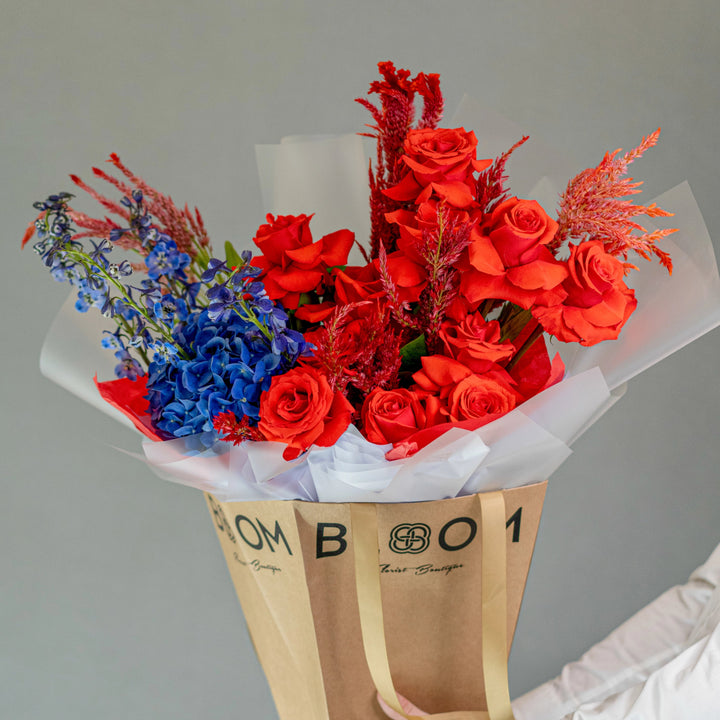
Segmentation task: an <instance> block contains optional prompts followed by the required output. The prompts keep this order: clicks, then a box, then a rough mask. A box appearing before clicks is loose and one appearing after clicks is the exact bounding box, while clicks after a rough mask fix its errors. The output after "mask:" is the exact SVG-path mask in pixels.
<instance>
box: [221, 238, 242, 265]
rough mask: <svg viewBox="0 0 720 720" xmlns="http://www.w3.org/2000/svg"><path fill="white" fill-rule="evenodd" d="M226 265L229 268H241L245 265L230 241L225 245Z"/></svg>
mask: <svg viewBox="0 0 720 720" xmlns="http://www.w3.org/2000/svg"><path fill="white" fill-rule="evenodd" d="M225 263H226V264H227V266H228V267H229V268H234V267H240V266H241V265H242V264H243V261H242V258H241V257H240V256H239V255H238V254H237V250H235V248H234V247H233V244H232V243H231V242H230V241H229V240H228V241H227V242H226V243H225Z"/></svg>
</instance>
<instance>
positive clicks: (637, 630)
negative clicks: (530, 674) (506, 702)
mask: <svg viewBox="0 0 720 720" xmlns="http://www.w3.org/2000/svg"><path fill="white" fill-rule="evenodd" d="M513 711H514V713H515V718H516V720H601V719H602V720H669V719H670V718H672V719H673V720H685V719H686V718H687V720H705V719H707V720H711V719H713V720H716V719H718V718H720V545H719V546H718V547H717V548H716V549H715V551H714V552H713V553H712V555H711V556H710V558H709V559H708V560H707V562H706V563H705V564H704V565H702V566H701V567H699V568H698V569H697V570H696V571H695V572H694V573H693V574H692V575H691V576H690V579H689V580H688V582H687V583H686V584H685V585H682V586H678V587H674V588H672V589H671V590H668V591H667V592H666V593H664V594H663V595H661V596H660V597H659V598H658V599H657V600H655V601H654V602H652V603H650V605H648V606H647V607H645V608H644V609H643V610H641V611H640V612H638V613H637V614H635V615H634V616H633V617H632V618H630V620H628V621H627V622H625V623H624V624H623V625H621V626H620V627H619V628H618V629H617V630H615V631H614V632H612V633H611V634H610V635H609V636H608V637H607V638H605V639H604V640H602V641H601V642H600V643H598V644H597V645H595V646H594V647H593V648H591V649H590V650H589V651H588V652H587V653H585V655H583V657H582V658H581V659H580V660H579V661H578V662H575V663H571V664H569V665H567V666H565V668H564V669H563V671H562V672H561V674H560V675H559V676H558V677H557V678H555V679H554V680H551V681H550V682H548V683H545V684H544V685H541V686H540V687H539V688H536V689H535V690H533V691H531V692H529V693H527V694H525V695H523V696H522V697H520V698H518V699H517V700H515V702H514V703H513Z"/></svg>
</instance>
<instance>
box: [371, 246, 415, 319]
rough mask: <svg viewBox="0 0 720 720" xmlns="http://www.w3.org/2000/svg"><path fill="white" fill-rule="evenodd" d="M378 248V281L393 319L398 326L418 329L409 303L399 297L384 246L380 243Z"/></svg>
mask: <svg viewBox="0 0 720 720" xmlns="http://www.w3.org/2000/svg"><path fill="white" fill-rule="evenodd" d="M379 250H380V254H379V257H378V265H379V273H380V282H381V284H382V288H383V291H384V292H385V295H386V296H387V304H388V307H389V308H390V312H391V313H392V315H393V319H394V320H395V322H396V323H397V324H398V325H400V327H403V328H405V329H407V330H419V329H420V324H419V322H418V318H417V317H415V316H414V315H413V314H412V313H411V312H410V305H409V304H408V303H406V302H404V301H402V300H401V299H400V296H399V293H398V289H397V286H396V285H395V281H394V280H393V279H392V276H391V275H390V269H389V268H388V262H387V253H386V252H385V247H384V246H383V245H381V246H380V248H379Z"/></svg>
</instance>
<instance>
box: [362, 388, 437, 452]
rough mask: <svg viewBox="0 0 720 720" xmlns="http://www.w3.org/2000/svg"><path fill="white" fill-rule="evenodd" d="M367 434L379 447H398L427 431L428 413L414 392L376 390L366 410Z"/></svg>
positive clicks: (367, 398) (370, 396)
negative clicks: (390, 444) (426, 414)
mask: <svg viewBox="0 0 720 720" xmlns="http://www.w3.org/2000/svg"><path fill="white" fill-rule="evenodd" d="M361 414H362V421H363V434H364V435H365V437H366V438H367V439H368V440H369V441H370V442H371V443H376V444H377V445H384V444H385V443H396V442H399V441H400V440H404V439H405V438H406V437H408V435H412V433H414V432H417V431H418V430H419V429H420V428H423V427H425V419H426V416H425V410H424V408H423V406H422V403H421V402H420V399H419V398H418V396H417V395H416V394H415V393H414V392H412V391H411V390H405V389H403V388H399V389H398V390H381V389H380V388H376V389H375V390H373V391H372V392H371V393H370V394H369V395H368V396H367V397H366V398H365V402H364V403H363V407H362V411H361Z"/></svg>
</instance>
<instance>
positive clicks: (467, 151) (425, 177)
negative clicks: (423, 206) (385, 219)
mask: <svg viewBox="0 0 720 720" xmlns="http://www.w3.org/2000/svg"><path fill="white" fill-rule="evenodd" d="M476 147H477V138H476V137H475V133H473V132H465V130H464V129H463V128H455V129H450V128H438V129H429V128H428V129H424V130H410V132H409V133H408V134H407V137H406V138H405V144H404V145H403V151H404V154H403V156H402V161H403V163H404V164H405V166H406V167H407V168H408V170H409V172H408V173H407V174H406V175H405V176H404V177H403V179H402V180H401V181H400V182H399V183H398V184H397V185H395V186H393V187H391V188H388V189H387V190H385V191H384V193H385V194H386V195H387V196H388V197H389V198H392V199H393V200H397V201H400V202H408V201H409V202H413V203H415V204H420V203H423V202H425V201H426V200H428V199H430V197H431V195H432V194H433V193H434V194H435V195H436V196H437V197H439V198H442V199H444V200H445V201H446V202H447V203H449V204H450V205H452V206H454V207H458V208H464V207H467V206H468V205H470V204H472V202H473V199H474V198H473V193H472V191H473V188H474V181H473V179H472V173H473V172H475V171H481V170H484V169H485V168H486V167H488V166H489V165H490V164H491V162H492V161H491V160H476V159H475V150H476Z"/></svg>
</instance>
